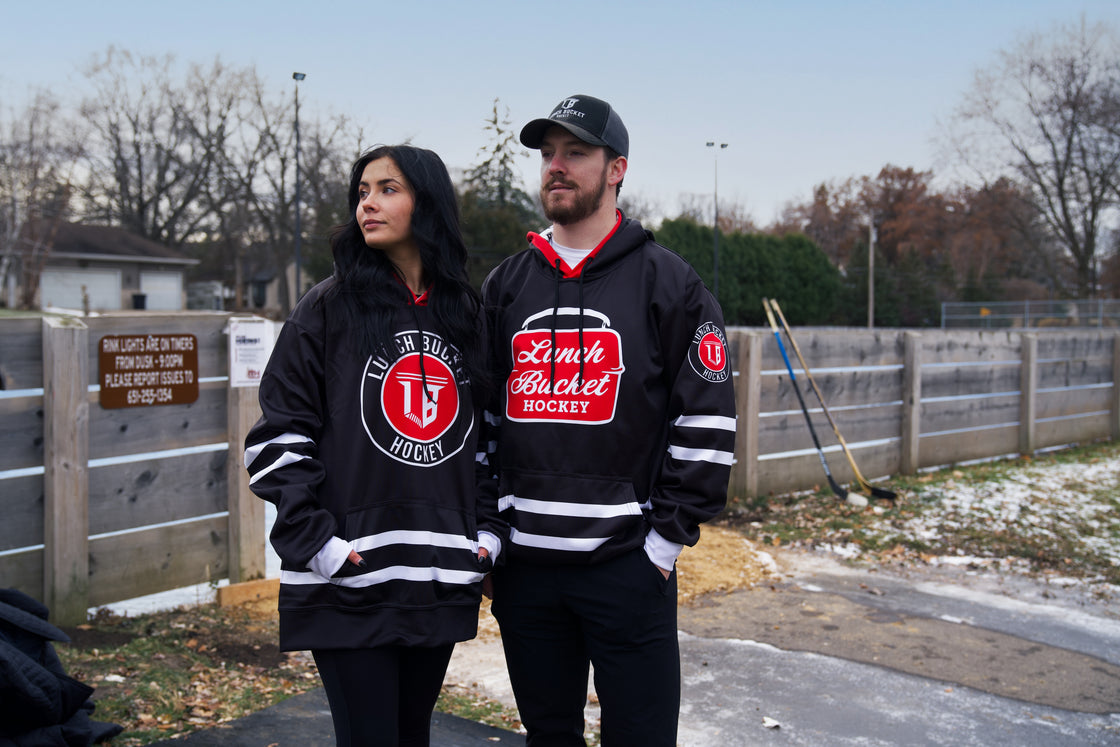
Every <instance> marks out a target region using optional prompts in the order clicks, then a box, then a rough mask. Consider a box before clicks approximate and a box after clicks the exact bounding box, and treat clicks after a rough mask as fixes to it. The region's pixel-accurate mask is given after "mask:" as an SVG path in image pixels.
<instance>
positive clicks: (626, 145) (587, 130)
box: [521, 94, 630, 157]
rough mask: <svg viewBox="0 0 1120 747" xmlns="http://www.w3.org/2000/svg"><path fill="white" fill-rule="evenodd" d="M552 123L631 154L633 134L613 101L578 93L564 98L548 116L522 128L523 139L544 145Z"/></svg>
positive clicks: (529, 144)
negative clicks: (614, 107)
mask: <svg viewBox="0 0 1120 747" xmlns="http://www.w3.org/2000/svg"><path fill="white" fill-rule="evenodd" d="M552 125H560V126H561V127H563V128H564V129H565V130H567V131H568V132H570V133H572V134H573V135H575V136H576V137H578V138H579V139H580V140H582V141H584V142H585V143H591V144H592V145H605V146H606V147H608V148H610V149H612V150H614V151H615V152H617V153H618V154H619V155H622V156H626V157H629V154H630V134H629V133H628V132H627V131H626V125H624V124H622V118H621V117H619V116H618V112H616V111H615V110H614V109H612V108H611V105H610V104H608V103H607V102H606V101H603V100H602V99H597V98H595V97H594V96H584V95H582V94H576V95H575V96H569V97H568V98H566V99H564V100H563V101H561V102H560V103H559V104H557V105H556V107H555V108H554V109H553V110H552V114H549V115H548V117H547V118H546V119H534V120H533V121H532V122H530V123H529V124H527V125H525V126H524V127H522V128H521V143H522V144H523V145H525V146H526V147H528V148H540V147H541V141H542V140H544V133H545V132H546V131H547V130H548V128H549V127H551V126H552Z"/></svg>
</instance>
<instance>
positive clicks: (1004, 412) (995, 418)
mask: <svg viewBox="0 0 1120 747" xmlns="http://www.w3.org/2000/svg"><path fill="white" fill-rule="evenodd" d="M1019 412H1020V402H1019V396H1018V395H1015V394H1011V395H1003V396H996V397H983V398H972V399H959V400H942V401H939V402H923V403H922V414H921V424H922V425H921V429H922V430H921V432H922V437H923V438H924V437H925V436H927V435H933V434H937V433H942V432H944V431H955V430H964V429H967V428H982V427H986V426H992V425H1016V426H1017V425H1018V423H1019Z"/></svg>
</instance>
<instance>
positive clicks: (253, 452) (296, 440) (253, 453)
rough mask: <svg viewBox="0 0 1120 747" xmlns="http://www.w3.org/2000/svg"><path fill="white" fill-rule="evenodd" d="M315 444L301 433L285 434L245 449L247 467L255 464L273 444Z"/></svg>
mask: <svg viewBox="0 0 1120 747" xmlns="http://www.w3.org/2000/svg"><path fill="white" fill-rule="evenodd" d="M302 443H313V442H312V441H311V439H310V438H308V437H307V436H304V435H302V434H300V433H284V434H281V435H279V436H277V437H276V438H273V439H271V440H269V441H262V442H261V443H259V444H254V445H253V446H250V447H249V448H247V449H245V466H246V467H248V466H249V465H250V464H252V463H253V460H254V459H256V458H257V456H259V455H260V453H261V452H262V451H264V450H265V449H266V448H268V447H269V446H271V445H272V444H302Z"/></svg>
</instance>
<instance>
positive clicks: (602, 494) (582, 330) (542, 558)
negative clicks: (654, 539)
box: [483, 213, 735, 563]
mask: <svg viewBox="0 0 1120 747" xmlns="http://www.w3.org/2000/svg"><path fill="white" fill-rule="evenodd" d="M618 215H619V223H618V224H617V225H616V227H615V229H614V231H613V232H612V233H611V234H610V235H609V236H608V237H607V238H606V239H604V241H603V242H602V243H601V244H600V246H599V247H597V248H596V249H595V250H594V251H593V252H592V253H591V254H590V255H589V256H588V257H587V258H586V259H585V260H584V261H583V262H581V263H580V265H579V266H578V267H576V268H568V267H567V266H566V265H565V264H564V262H563V261H562V260H561V259H560V257H558V256H557V255H556V253H555V251H554V250H553V249H552V247H551V245H550V243H549V241H548V240H547V238H545V237H542V236H538V235H536V234H529V239H530V242H531V246H530V248H528V249H527V250H525V251H523V252H521V253H519V254H517V255H515V256H513V257H511V258H509V259H508V260H506V261H505V262H503V263H502V264H501V265H500V266H499V267H498V268H496V269H495V270H494V271H493V272H492V273H491V275H490V277H488V278H487V281H486V283H485V285H484V288H483V300H484V303H485V305H486V309H487V313H488V314H489V315H490V316H491V336H492V342H493V346H494V350H495V358H496V359H497V363H496V366H497V367H498V369H499V372H500V374H499V381H504V382H505V387H504V391H503V392H502V397H501V401H500V403H498V404H497V405H496V407H495V408H493V409H494V410H495V411H494V412H490V413H488V417H489V418H491V419H492V420H493V421H494V422H497V423H500V429H501V435H500V439H499V441H498V444H499V446H498V448H497V454H496V455H495V461H496V464H497V466H498V469H499V475H500V488H499V496H500V499H499V507H500V508H501V510H502V511H503V516H504V517H505V518H506V519H507V520H508V522H509V524H510V537H509V544H508V545H507V548H506V550H505V551H504V552H506V553H507V557H508V558H509V562H516V561H517V559H519V558H520V559H524V560H529V561H533V562H542V563H593V562H598V561H600V560H603V559H606V558H610V557H614V556H616V555H619V554H621V553H623V552H626V551H628V550H630V549H633V548H635V547H638V546H641V545H642V544H643V542H644V541H645V537H646V535H647V533H648V532H649V530H650V529H651V528H652V529H654V530H656V532H657V534H659V535H660V536H661V537H662V538H664V539H665V540H668V541H669V542H671V543H675V544H678V545H692V544H695V543H696V541H697V539H698V538H699V524H700V522H703V521H706V520H708V519H710V518H712V517H713V516H715V515H716V514H717V513H718V512H719V511H720V510H722V508H723V506H724V505H725V503H726V499H727V483H728V479H729V476H730V468H731V463H732V458H733V457H732V455H733V452H734V438H735V403H734V388H733V381H732V376H731V373H732V372H731V365H730V361H729V360H728V355H727V340H726V337H725V335H724V327H723V315H722V313H721V311H720V308H719V306H718V304H717V303H716V301H715V299H714V298H713V297H712V295H711V294H710V293H709V292H708V290H707V289H706V288H705V287H704V284H703V283H702V281H701V280H700V278H699V276H698V275H697V274H696V272H695V271H694V270H693V269H692V267H690V266H689V265H688V263H687V262H685V261H684V260H683V259H682V258H681V257H680V256H679V255H677V254H675V253H673V252H671V251H669V250H668V249H666V248H664V247H662V246H660V245H659V244H657V243H655V242H654V240H653V237H652V235H651V234H649V233H648V232H647V231H645V230H644V229H643V228H642V226H641V224H640V223H638V222H637V221H633V220H629V219H626V218H625V217H623V216H622V214H621V213H619V214H618Z"/></svg>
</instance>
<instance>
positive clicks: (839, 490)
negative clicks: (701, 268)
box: [762, 298, 866, 503]
mask: <svg viewBox="0 0 1120 747" xmlns="http://www.w3.org/2000/svg"><path fill="white" fill-rule="evenodd" d="M762 308H763V309H765V310H766V318H767V319H769V320H770V329H772V330H774V339H775V340H777V341H778V350H780V351H781V352H782V360H784V361H785V362H786V370H787V371H789V381H790V383H791V384H793V391H794V393H795V394H797V401H798V403H799V404H800V405H801V412H802V414H803V415H804V416H805V422H806V423H808V425H809V435H811V436H812V437H813V445H814V446H816V447H817V456H818V457H820V460H821V467H823V468H824V474H825V476H826V477H827V478H828V486H829V487H830V488H832V492H833V493H835V494H836V496H837V497H838V498H840V499H844V500H847V499H849V496H848V491H847V490H845V489H844V488H843V487H841V486H840V484H839V483H837V482H836V478H834V477H833V476H832V470H830V469H829V468H828V460H827V459H825V458H824V449H822V448H821V442H820V439H818V438H817V430H816V429H815V428H814V427H813V420H812V418H810V417H809V408H808V407H806V406H805V398H804V397H802V396H801V387H799V386H798V385H797V377H796V376H794V375H793V365H792V364H791V363H790V362H789V356H788V355H787V354H786V346H785V344H783V343H782V333H781V331H780V330H779V329H778V324H777V322H775V321H774V314H773V313H772V312H771V311H770V304H769V303H768V302H767V300H766V299H765V298H764V299H762ZM860 497H861V498H862V496H860ZM864 502H865V503H866V501H864Z"/></svg>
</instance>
